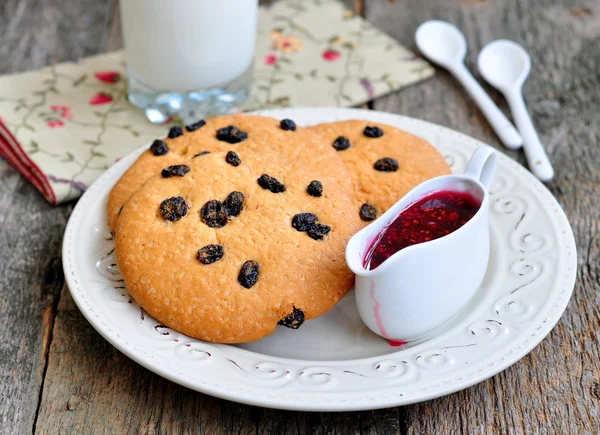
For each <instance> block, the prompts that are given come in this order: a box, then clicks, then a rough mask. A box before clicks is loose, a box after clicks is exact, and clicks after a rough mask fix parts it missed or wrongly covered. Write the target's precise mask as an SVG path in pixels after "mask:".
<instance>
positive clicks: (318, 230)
mask: <svg viewBox="0 0 600 435" xmlns="http://www.w3.org/2000/svg"><path fill="white" fill-rule="evenodd" d="M330 231H331V227H330V226H329V225H323V224H319V223H316V224H313V225H312V226H311V227H310V228H309V229H308V231H307V232H306V234H308V237H310V238H311V239H314V240H321V239H323V237H325V236H326V235H327V234H329V232H330Z"/></svg>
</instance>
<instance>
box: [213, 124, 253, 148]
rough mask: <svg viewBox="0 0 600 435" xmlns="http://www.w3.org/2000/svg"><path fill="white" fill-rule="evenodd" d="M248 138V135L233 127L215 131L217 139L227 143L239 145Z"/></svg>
mask: <svg viewBox="0 0 600 435" xmlns="http://www.w3.org/2000/svg"><path fill="white" fill-rule="evenodd" d="M247 138H248V133H246V132H245V131H241V130H240V129H239V128H237V127H236V126H233V125H229V126H227V127H223V128H220V129H219V130H217V139H219V140H220V141H223V142H227V143H232V144H233V143H240V142H242V141H244V140H246V139H247Z"/></svg>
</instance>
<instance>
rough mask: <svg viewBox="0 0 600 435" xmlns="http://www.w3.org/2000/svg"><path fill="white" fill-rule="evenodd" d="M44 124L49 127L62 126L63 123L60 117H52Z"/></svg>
mask: <svg viewBox="0 0 600 435" xmlns="http://www.w3.org/2000/svg"><path fill="white" fill-rule="evenodd" d="M46 125H47V126H48V127H50V128H56V127H62V126H63V125H65V123H64V122H62V121H61V120H60V119H53V120H52V121H48V122H46Z"/></svg>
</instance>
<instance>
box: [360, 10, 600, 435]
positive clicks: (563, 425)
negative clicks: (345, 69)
mask: <svg viewBox="0 0 600 435" xmlns="http://www.w3.org/2000/svg"><path fill="white" fill-rule="evenodd" d="M577 8H579V9H577ZM366 16H367V18H368V19H369V20H370V21H372V22H374V23H375V24H376V25H377V26H379V27H380V28H383V29H384V30H386V31H387V32H389V33H390V34H392V35H393V36H395V37H396V38H397V39H398V40H399V41H400V42H402V43H404V44H405V45H407V46H408V47H411V48H413V49H414V48H415V47H414V42H413V41H414V39H413V38H414V36H413V35H414V31H415V29H416V27H417V26H418V24H419V23H421V22H422V21H425V20H427V19H431V18H433V17H435V18H439V19H444V20H447V21H450V22H453V23H454V24H456V25H457V26H458V27H459V28H461V29H462V30H463V32H464V33H465V36H466V39H467V42H468V45H469V55H468V57H467V64H468V66H469V68H470V69H471V70H472V71H474V70H475V69H476V68H475V67H474V65H475V63H476V59H477V53H478V51H479V50H480V49H481V48H482V47H483V45H485V44H486V43H487V42H489V41H491V40H493V39H498V38H510V39H514V40H517V41H518V42H520V43H522V44H523V45H524V46H525V47H526V48H527V49H528V50H529V51H530V53H531V56H532V60H533V73H532V76H531V78H530V79H529V81H528V82H527V83H526V85H525V99H526V100H527V102H528V103H529V107H530V109H531V112H532V115H533V117H534V122H535V123H536V125H537V127H538V130H539V133H540V136H541V139H542V142H543V143H545V144H546V146H547V149H548V151H549V153H550V156H551V158H552V160H553V162H554V164H555V168H556V179H555V180H554V181H553V182H552V183H551V184H550V186H549V187H550V189H551V190H552V192H553V193H554V194H555V195H556V197H557V199H558V200H559V202H560V203H561V204H562V206H563V207H564V209H565V211H566V213H567V215H568V216H569V219H570V221H571V224H572V225H573V229H574V231H575V235H576V239H577V244H578V248H579V249H578V254H579V263H580V265H581V267H580V270H579V274H578V281H577V286H576V289H575V295H574V297H573V299H572V300H571V303H570V304H569V308H568V310H567V312H566V314H565V315H564V316H563V318H562V320H561V322H560V323H559V325H558V326H557V327H556V328H555V329H554V331H553V332H552V333H551V334H550V335H549V337H548V338H547V339H546V340H545V341H544V342H543V343H542V344H541V345H540V346H539V347H538V348H537V349H535V350H534V351H533V352H532V353H531V355H529V356H528V357H526V358H525V359H523V360H522V361H520V362H519V363H517V364H515V365H514V366H513V367H511V368H509V369H508V370H506V371H505V372H503V373H501V374H499V375H498V376H496V377H494V378H492V379H491V380H489V381H487V382H484V383H482V384H480V385H477V386H475V387H472V388H469V389H467V390H465V391H462V392H460V393H458V394H454V395H451V396H448V397H445V398H441V399H437V400H433V401H429V402H426V403H423V404H420V405H414V406H410V407H406V413H407V430H408V433H411V434H421V433H489V434H496V433H597V432H598V428H599V427H600V403H599V401H600V395H599V394H598V393H599V392H600V358H599V352H598V341H599V333H598V331H599V330H600V313H599V311H598V302H599V293H598V290H599V289H600V285H599V282H600V281H599V280H600V271H599V268H598V264H599V260H600V242H599V240H598V231H599V228H600V208H599V207H598V206H597V204H598V203H600V149H599V148H598V145H597V144H598V141H599V139H600V118H599V117H598V113H599V111H600V87H599V86H598V82H599V80H598V79H599V77H600V76H599V75H598V70H599V69H598V65H599V62H600V49H599V45H598V39H599V37H600V26H598V25H597V23H598V17H599V16H600V2H599V1H593V2H585V1H581V2H580V1H569V0H562V1H549V0H545V1H536V2H527V1H521V0H510V1H505V2H492V1H489V0H483V1H467V0H465V1H463V2H460V3H458V4H457V3H455V2H447V1H445V0H430V1H427V2H410V1H398V0H397V1H395V2H389V1H387V0H372V1H369V2H368V3H367V8H366ZM487 89H488V90H489V91H490V93H491V94H492V95H493V97H494V99H495V100H496V101H497V102H499V103H500V106H501V107H502V108H504V109H505V110H506V105H505V103H504V101H503V99H502V98H501V97H500V95H499V94H498V93H497V92H495V91H492V90H491V88H489V87H488V88H487ZM374 107H375V109H378V110H386V111H391V112H396V113H401V114H406V115H409V116H413V117H417V118H422V119H426V120H428V121H432V122H435V123H438V124H441V125H446V126H448V127H451V128H454V129H456V130H459V131H462V132H465V133H467V134H470V135H472V136H474V137H476V138H478V139H481V140H483V141H485V142H487V143H490V144H492V145H494V146H496V147H500V143H499V142H498V140H497V138H496V137H495V135H494V133H493V131H492V130H491V129H490V128H489V126H488V124H487V122H486V121H485V119H484V118H483V117H482V116H481V114H480V112H479V110H478V109H477V107H476V106H475V105H474V104H473V102H472V101H471V100H470V99H469V98H468V97H466V96H465V94H464V93H463V92H462V90H460V88H459V87H458V86H457V85H456V83H455V82H454V80H453V79H452V78H451V77H450V76H449V75H448V74H447V73H445V72H443V71H442V72H440V73H439V74H438V75H437V76H436V77H435V78H434V79H432V80H429V81H428V82H427V83H424V84H422V85H419V86H414V87H410V88H408V89H406V90H403V91H402V92H400V93H397V94H394V95H391V96H389V97H387V98H382V99H380V100H378V101H376V102H375V105H374ZM502 151H504V152H507V151H506V150H505V149H502ZM507 153H508V154H509V155H511V156H512V157H516V158H517V159H518V160H519V161H521V162H524V159H523V157H522V153H519V152H507Z"/></svg>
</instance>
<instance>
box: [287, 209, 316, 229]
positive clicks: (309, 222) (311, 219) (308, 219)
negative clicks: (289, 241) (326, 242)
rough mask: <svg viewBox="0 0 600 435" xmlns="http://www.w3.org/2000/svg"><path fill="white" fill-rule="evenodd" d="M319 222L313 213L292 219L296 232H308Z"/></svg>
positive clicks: (301, 214) (298, 215) (300, 214)
mask: <svg viewBox="0 0 600 435" xmlns="http://www.w3.org/2000/svg"><path fill="white" fill-rule="evenodd" d="M317 220H318V218H317V215H315V214H313V213H298V214H297V215H295V216H294V217H293V218H292V227H294V229H295V230H296V231H308V230H309V229H310V228H311V227H312V226H313V225H314V224H315V223H316V222H317Z"/></svg>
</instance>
